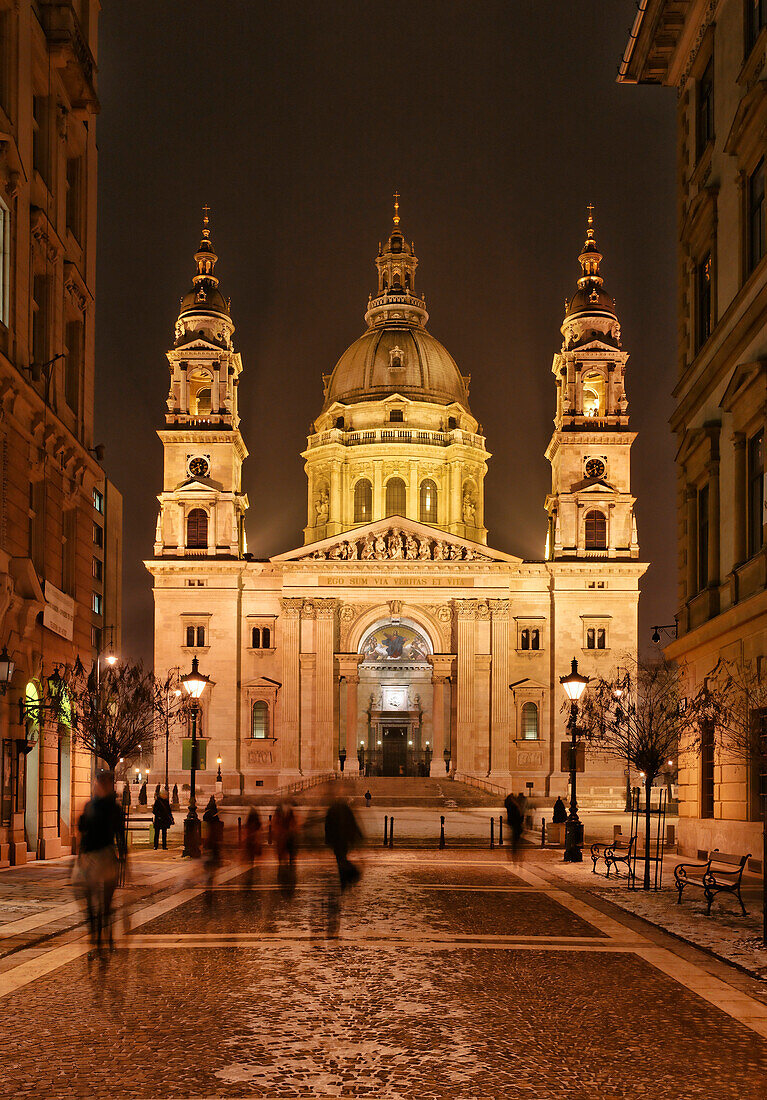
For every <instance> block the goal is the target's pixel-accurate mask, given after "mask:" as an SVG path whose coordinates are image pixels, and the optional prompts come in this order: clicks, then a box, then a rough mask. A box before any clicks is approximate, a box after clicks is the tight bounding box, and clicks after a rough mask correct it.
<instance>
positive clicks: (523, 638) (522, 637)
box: [519, 627, 530, 649]
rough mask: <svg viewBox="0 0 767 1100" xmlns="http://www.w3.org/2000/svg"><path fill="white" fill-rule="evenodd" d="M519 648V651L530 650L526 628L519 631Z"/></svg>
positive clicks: (528, 633) (528, 634) (528, 632)
mask: <svg viewBox="0 0 767 1100" xmlns="http://www.w3.org/2000/svg"><path fill="white" fill-rule="evenodd" d="M519 648H520V649H529V648H530V631H529V630H528V629H527V627H525V629H524V630H521V631H520V633H519Z"/></svg>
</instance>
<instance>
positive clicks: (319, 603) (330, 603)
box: [307, 598, 338, 619]
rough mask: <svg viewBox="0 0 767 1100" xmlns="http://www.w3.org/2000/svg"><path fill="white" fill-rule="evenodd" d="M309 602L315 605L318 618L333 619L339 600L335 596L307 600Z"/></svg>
mask: <svg viewBox="0 0 767 1100" xmlns="http://www.w3.org/2000/svg"><path fill="white" fill-rule="evenodd" d="M307 603H312V604H313V605H314V615H315V616H316V618H318V619H332V618H333V616H334V615H335V613H336V608H337V606H338V600H336V599H333V598H331V599H322V600H311V601H307Z"/></svg>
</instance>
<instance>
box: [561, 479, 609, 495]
mask: <svg viewBox="0 0 767 1100" xmlns="http://www.w3.org/2000/svg"><path fill="white" fill-rule="evenodd" d="M605 489H607V491H608V492H610V493H616V492H617V491H618V490H617V489H616V488H615V486H614V485H611V484H610V482H609V481H606V480H605V478H603V477H587V478H584V479H583V481H579V482H578V483H577V484H576V485H573V487H572V489H571V490H570V492H571V493H603V492H604V491H605Z"/></svg>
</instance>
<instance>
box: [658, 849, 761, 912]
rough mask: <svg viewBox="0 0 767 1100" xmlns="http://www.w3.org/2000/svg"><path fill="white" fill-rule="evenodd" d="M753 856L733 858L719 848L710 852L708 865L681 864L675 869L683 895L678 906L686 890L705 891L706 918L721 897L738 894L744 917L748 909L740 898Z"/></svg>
mask: <svg viewBox="0 0 767 1100" xmlns="http://www.w3.org/2000/svg"><path fill="white" fill-rule="evenodd" d="M750 854H751V853H750V852H749V853H748V855H745V856H733V855H727V854H724V853H721V852H720V851H719V849H718V848H714V850H713V851H712V852H709V856H708V860H707V861H706V862H705V863H679V864H677V866H676V867H675V868H674V880H675V882H676V888H677V891H678V893H679V896H678V898H677V899H676V900H677V905H678V904H679V902H681V900H682V891H683V890H684V888H685V887H686V886H694V887H695V888H696V889H698V890H702V891H703V894H704V896H705V898H706V902H707V908H706V916H707V917H710V916H711V903H712V902H713V900H714V898H715V897H716V895H717V894H735V896H736V897H737V899H738V901H739V902H740V907H741V909H742V910H743V916H744V917H745V916H746V907H745V905H744V904H743V898H742V897H741V896H740V884H741V880H742V878H743V872H744V870H745V869H746V863H747V862H748V858H749V856H750Z"/></svg>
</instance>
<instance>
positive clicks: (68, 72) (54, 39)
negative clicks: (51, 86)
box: [39, 0, 99, 111]
mask: <svg viewBox="0 0 767 1100" xmlns="http://www.w3.org/2000/svg"><path fill="white" fill-rule="evenodd" d="M39 2H40V18H41V20H42V24H43V30H44V31H45V37H46V38H47V40H48V50H49V52H50V55H51V58H52V59H53V62H54V64H55V65H56V66H57V68H59V69H60V70H61V79H62V81H63V83H64V87H65V88H66V90H67V94H68V95H69V98H70V100H71V103H72V106H73V107H90V108H92V109H93V110H95V111H98V109H99V101H98V97H97V95H96V62H95V61H94V59H93V54H92V53H91V51H90V47H89V46H88V41H87V38H86V36H85V34H84V33H83V30H82V28H81V26H80V23H79V20H78V18H77V15H76V13H75V9H74V4H73V3H72V0H39Z"/></svg>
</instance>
